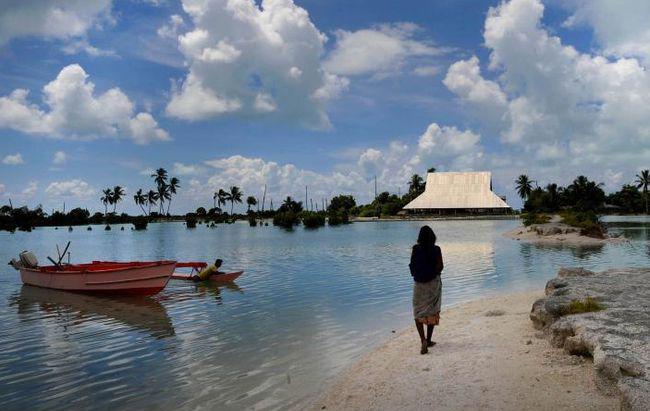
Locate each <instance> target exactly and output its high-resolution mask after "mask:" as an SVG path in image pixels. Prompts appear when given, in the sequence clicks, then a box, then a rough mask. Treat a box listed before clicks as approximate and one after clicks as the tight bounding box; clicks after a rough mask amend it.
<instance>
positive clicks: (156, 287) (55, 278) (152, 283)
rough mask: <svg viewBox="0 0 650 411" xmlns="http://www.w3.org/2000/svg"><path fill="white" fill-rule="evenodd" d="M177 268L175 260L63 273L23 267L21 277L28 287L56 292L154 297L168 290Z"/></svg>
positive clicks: (69, 268)
mask: <svg viewBox="0 0 650 411" xmlns="http://www.w3.org/2000/svg"><path fill="white" fill-rule="evenodd" d="M175 268H176V262H175V261H161V262H152V263H139V264H134V263H121V264H120V263H116V264H113V265H108V264H103V265H101V266H99V265H97V264H87V265H80V266H65V267H64V269H63V270H52V269H44V268H37V269H30V268H21V269H20V277H21V279H22V281H23V283H24V284H28V285H33V286H37V287H43V288H52V289H55V290H66V291H77V292H88V293H102V294H138V295H151V294H156V293H158V292H159V291H161V290H162V289H163V288H165V286H166V285H167V283H168V282H169V279H170V278H171V275H172V273H173V272H174V269H175Z"/></svg>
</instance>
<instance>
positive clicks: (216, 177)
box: [191, 123, 487, 207]
mask: <svg viewBox="0 0 650 411" xmlns="http://www.w3.org/2000/svg"><path fill="white" fill-rule="evenodd" d="M205 164H206V165H208V166H209V167H210V170H209V171H208V172H209V173H210V174H211V175H210V177H208V179H207V181H206V182H205V183H204V184H200V183H198V180H197V183H196V184H195V186H194V187H192V190H193V191H192V194H191V195H192V196H193V197H203V198H204V201H211V198H212V193H214V192H215V191H216V190H218V189H219V188H226V189H227V188H228V187H229V186H231V185H236V186H239V187H241V188H242V190H243V191H244V193H245V195H253V196H257V197H258V199H259V197H260V196H261V194H262V192H263V190H264V185H265V184H266V185H267V205H266V207H268V204H269V203H268V201H269V199H271V198H272V199H273V201H274V205H275V206H276V207H277V206H278V201H279V200H282V199H284V198H285V197H286V196H292V197H295V198H296V199H297V200H300V201H304V196H305V191H304V190H305V186H308V187H309V197H310V198H313V199H314V201H315V202H316V201H319V204H320V201H321V199H322V198H331V197H332V196H334V195H338V194H351V195H353V196H355V198H356V199H357V201H361V202H366V201H369V200H371V199H372V195H373V192H374V177H376V178H377V184H378V188H379V190H380V191H390V192H392V193H396V192H398V191H399V190H400V189H401V190H402V193H404V192H405V191H404V190H406V187H407V183H408V181H409V179H410V177H411V175H412V174H414V173H419V174H424V173H425V172H426V170H427V169H428V168H430V167H436V168H437V169H438V170H481V169H484V167H486V165H487V161H486V159H485V158H484V156H483V149H482V147H481V145H480V136H479V135H477V134H475V133H473V132H472V131H470V130H459V129H457V128H455V127H446V126H439V125H438V124H436V123H432V124H430V125H429V127H427V129H426V130H425V132H424V133H423V134H422V135H421V136H419V138H418V139H417V141H416V142H414V143H412V144H408V143H405V142H402V141H397V140H396V141H393V142H391V143H390V144H388V146H387V147H383V148H382V147H378V148H373V147H369V148H366V149H364V150H361V152H360V153H359V154H358V155H357V157H356V158H354V159H352V161H350V162H348V163H343V164H339V165H337V166H336V167H335V170H334V171H332V172H329V173H323V172H315V171H311V170H307V169H303V168H299V167H297V166H295V165H294V164H279V163H277V162H274V161H268V160H264V159H262V158H250V157H245V156H241V155H235V156H231V157H227V158H218V159H213V160H209V161H206V162H205Z"/></svg>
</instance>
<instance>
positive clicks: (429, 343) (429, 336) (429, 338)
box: [427, 325, 436, 347]
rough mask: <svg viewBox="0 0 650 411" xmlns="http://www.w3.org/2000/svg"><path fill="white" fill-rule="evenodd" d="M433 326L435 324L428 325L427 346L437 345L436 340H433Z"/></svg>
mask: <svg viewBox="0 0 650 411" xmlns="http://www.w3.org/2000/svg"><path fill="white" fill-rule="evenodd" d="M433 327H435V325H427V347H433V346H434V345H436V343H435V342H433V341H431V335H432V334H433Z"/></svg>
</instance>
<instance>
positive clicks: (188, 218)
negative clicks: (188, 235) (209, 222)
mask: <svg viewBox="0 0 650 411" xmlns="http://www.w3.org/2000/svg"><path fill="white" fill-rule="evenodd" d="M196 222H197V220H196V215H195V214H194V213H187V214H186V215H185V225H186V226H187V228H196Z"/></svg>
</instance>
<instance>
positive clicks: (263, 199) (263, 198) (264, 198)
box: [262, 184, 266, 212]
mask: <svg viewBox="0 0 650 411" xmlns="http://www.w3.org/2000/svg"><path fill="white" fill-rule="evenodd" d="M265 200H266V184H264V194H263V195H262V212H264V201H265Z"/></svg>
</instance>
